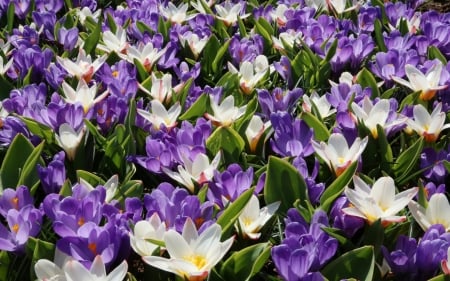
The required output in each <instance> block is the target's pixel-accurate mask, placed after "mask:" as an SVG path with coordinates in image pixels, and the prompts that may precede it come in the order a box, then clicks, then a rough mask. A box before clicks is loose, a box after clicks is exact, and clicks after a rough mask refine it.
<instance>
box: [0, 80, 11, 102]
mask: <svg viewBox="0 0 450 281" xmlns="http://www.w3.org/2000/svg"><path fill="white" fill-rule="evenodd" d="M0 88H1V89H2V91H1V92H0V100H4V99H6V98H9V92H11V90H12V89H14V85H13V84H11V82H9V81H8V80H6V78H5V76H4V75H0Z"/></svg>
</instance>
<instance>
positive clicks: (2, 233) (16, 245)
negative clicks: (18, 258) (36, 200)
mask: <svg viewBox="0 0 450 281" xmlns="http://www.w3.org/2000/svg"><path fill="white" fill-rule="evenodd" d="M6 221H7V223H8V228H7V227H5V226H4V225H3V224H0V249H1V250H4V251H8V252H15V253H23V252H24V250H25V244H26V243H27V241H28V238H29V237H30V236H31V237H32V236H36V235H38V234H39V231H40V229H41V224H42V213H41V212H40V211H39V210H38V209H36V208H34V207H33V206H32V205H27V206H26V207H24V208H22V209H20V210H16V209H10V210H8V212H7V214H6Z"/></svg>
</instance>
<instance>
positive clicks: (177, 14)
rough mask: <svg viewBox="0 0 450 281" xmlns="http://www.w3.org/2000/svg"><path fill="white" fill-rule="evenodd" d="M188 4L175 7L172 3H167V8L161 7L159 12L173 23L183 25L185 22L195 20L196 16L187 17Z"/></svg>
mask: <svg viewBox="0 0 450 281" xmlns="http://www.w3.org/2000/svg"><path fill="white" fill-rule="evenodd" d="M187 10H188V4H187V3H184V4H181V5H180V6H178V7H177V6H175V4H173V3H172V2H168V3H167V7H164V6H163V5H159V11H160V13H161V15H163V16H164V17H165V18H167V19H168V20H169V21H170V22H172V23H178V24H182V23H183V22H185V21H188V20H190V19H193V18H194V17H195V16H196V14H191V15H187V14H186V12H187Z"/></svg>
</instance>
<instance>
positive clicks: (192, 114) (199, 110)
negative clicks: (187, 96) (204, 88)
mask: <svg viewBox="0 0 450 281" xmlns="http://www.w3.org/2000/svg"><path fill="white" fill-rule="evenodd" d="M208 102H209V95H207V94H202V95H201V96H200V97H199V98H198V99H197V100H196V101H195V102H194V104H193V105H191V107H189V109H188V110H186V112H185V113H183V114H182V115H181V116H180V117H178V119H180V120H189V119H194V118H197V117H200V116H203V114H205V113H206V108H207V105H208Z"/></svg>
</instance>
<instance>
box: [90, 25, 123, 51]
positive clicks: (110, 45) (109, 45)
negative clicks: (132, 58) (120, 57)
mask: <svg viewBox="0 0 450 281" xmlns="http://www.w3.org/2000/svg"><path fill="white" fill-rule="evenodd" d="M128 47H129V43H128V41H127V32H126V30H125V29H123V27H121V26H117V29H116V32H115V33H113V32H112V31H111V30H107V31H105V32H103V43H99V44H97V49H99V50H102V51H105V52H106V53H112V52H116V53H117V54H126V53H127V52H128Z"/></svg>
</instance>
